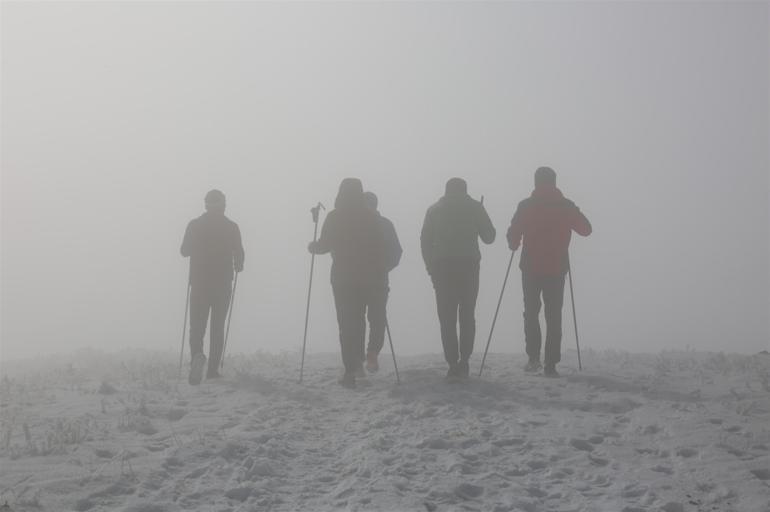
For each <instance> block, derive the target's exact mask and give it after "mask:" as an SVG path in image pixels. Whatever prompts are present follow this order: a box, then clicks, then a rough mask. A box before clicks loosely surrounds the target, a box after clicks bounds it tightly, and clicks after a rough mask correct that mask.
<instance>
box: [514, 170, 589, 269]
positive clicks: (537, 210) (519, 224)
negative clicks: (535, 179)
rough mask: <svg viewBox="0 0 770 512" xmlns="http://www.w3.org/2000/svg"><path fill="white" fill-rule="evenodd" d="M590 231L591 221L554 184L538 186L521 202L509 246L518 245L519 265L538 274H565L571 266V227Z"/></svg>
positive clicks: (579, 230) (515, 246) (587, 232)
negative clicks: (521, 244)
mask: <svg viewBox="0 0 770 512" xmlns="http://www.w3.org/2000/svg"><path fill="white" fill-rule="evenodd" d="M573 230H574V231H575V232H577V233H578V234H579V235H583V236H588V235H590V234H591V223H590V222H588V219H586V217H585V215H583V214H582V213H581V212H580V210H579V209H578V207H577V206H575V203H573V202H572V201H570V200H569V199H566V198H565V197H564V196H563V195H562V193H561V191H560V190H559V189H558V188H556V187H555V186H553V185H539V186H537V187H535V190H534V191H533V192H532V196H530V197H528V198H527V199H525V200H523V201H522V202H520V203H519V207H518V208H517V209H516V213H515V214H514V216H513V219H512V220H511V227H509V228H508V247H510V248H511V250H512V251H515V250H516V249H518V248H519V245H520V243H521V239H522V237H524V247H523V249H522V251H521V260H520V262H519V268H521V270H522V271H523V272H526V273H528V274H533V275H537V276H553V275H563V274H565V273H566V272H567V270H568V268H569V260H568V255H567V249H568V248H569V242H570V238H571V237H572V231H573Z"/></svg>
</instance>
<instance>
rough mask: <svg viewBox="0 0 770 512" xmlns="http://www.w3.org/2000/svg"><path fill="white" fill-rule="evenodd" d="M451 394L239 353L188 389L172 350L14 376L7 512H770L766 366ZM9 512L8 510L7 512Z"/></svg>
mask: <svg viewBox="0 0 770 512" xmlns="http://www.w3.org/2000/svg"><path fill="white" fill-rule="evenodd" d="M564 359H565V364H563V365H561V366H560V368H559V369H560V371H561V373H562V377H561V378H560V379H547V378H544V377H542V376H538V375H528V374H525V373H523V372H522V371H521V368H522V366H523V364H524V359H523V356H513V355H502V354H492V355H491V356H490V358H489V359H488V365H487V368H486V369H485V372H484V375H483V377H482V378H478V377H477V376H476V374H477V372H478V364H479V358H478V357H476V358H475V359H474V361H473V365H472V367H471V370H472V373H474V375H473V377H472V378H471V379H470V380H469V381H468V382H465V383H461V384H450V383H447V382H445V381H444V373H445V365H444V362H443V359H442V357H441V356H440V355H438V354H431V355H424V356H419V357H409V358H401V359H399V370H400V371H401V380H402V382H401V384H400V385H396V384H395V374H394V372H393V367H392V363H391V362H390V355H389V354H387V353H383V354H382V356H381V363H382V369H381V371H380V373H378V374H376V375H374V376H372V377H370V378H368V379H367V382H366V385H364V386H361V387H360V388H359V389H357V390H353V391H351V390H347V389H344V388H342V387H340V386H339V385H337V384H336V380H337V378H338V376H339V374H340V363H339V356H338V355H337V354H324V355H316V354H311V355H309V356H308V359H307V361H306V364H307V366H306V372H305V379H304V382H303V383H302V384H299V383H297V377H298V358H297V356H296V355H295V354H285V355H270V354H254V355H238V356H237V357H229V358H228V360H227V361H226V364H225V374H226V376H225V378H224V379H222V380H219V381H216V382H205V381H204V383H203V384H202V385H201V386H199V387H195V388H194V387H191V386H189V385H187V383H186V380H185V378H184V377H183V379H182V380H181V381H179V380H177V360H176V357H175V356H174V354H167V353H159V354H149V353H139V352H132V353H124V354H119V355H118V354H101V353H98V352H80V353H77V354H72V355H70V356H66V357H61V356H60V357H57V358H49V359H39V360H34V361H24V362H16V363H14V364H13V365H9V364H7V363H6V364H5V365H4V367H3V368H2V380H1V382H0V387H1V389H0V390H1V396H0V401H1V403H0V413H1V414H2V429H1V430H0V491H1V492H2V496H1V497H0V505H2V504H3V503H4V502H7V504H8V506H9V507H10V509H11V510H14V511H20V510H21V511H23V510H34V511H37V510H44V511H71V510H77V511H124V512H128V511H131V512H160V511H188V510H200V511H222V512H224V511H258V510H259V511H261V510H312V511H323V510H360V511H366V510H387V511H395V510H404V511H412V510H414V511H434V510H435V511H451V510H457V511H460V510H478V511H508V510H515V511H526V512H534V511H544V512H545V511H586V512H595V511H599V512H601V511H607V512H642V511H665V512H677V511H733V510H735V511H746V512H767V511H770V355H766V354H759V355H755V356H739V355H723V354H706V353H695V352H670V353H669V352H666V353H661V354H658V355H640V354H628V353H619V352H610V351H603V352H596V351H585V352H584V354H583V362H584V366H585V368H584V371H583V372H577V370H576V368H574V366H576V364H575V363H574V361H575V354H574V352H573V353H567V354H565V358H564ZM2 510H5V509H3V508H2V507H0V511H2Z"/></svg>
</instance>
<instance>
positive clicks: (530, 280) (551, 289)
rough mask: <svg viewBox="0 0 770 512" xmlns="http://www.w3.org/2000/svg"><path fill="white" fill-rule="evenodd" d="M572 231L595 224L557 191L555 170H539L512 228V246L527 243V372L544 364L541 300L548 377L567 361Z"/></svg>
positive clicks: (523, 255)
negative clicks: (564, 324)
mask: <svg viewBox="0 0 770 512" xmlns="http://www.w3.org/2000/svg"><path fill="white" fill-rule="evenodd" d="M572 231H575V232H576V233H578V234H579V235H582V236H588V235H590V234H591V223H590V222H588V219H587V218H586V217H585V215H583V214H582V213H581V212H580V210H579V209H578V207H577V206H575V203H573V202H572V201H570V200H569V199H566V198H565V197H564V195H562V193H561V191H560V190H559V189H558V188H556V173H555V172H554V170H553V169H551V168H550V167H540V168H538V169H537V171H535V190H534V191H533V192H532V195H531V196H530V197H529V198H527V199H524V200H523V201H521V202H520V203H519V206H518V208H517V209H516V213H515V214H514V216H513V219H512V220H511V226H510V227H509V228H508V247H510V249H511V250H512V251H515V250H516V249H518V248H519V245H522V238H523V240H524V242H523V248H522V250H521V259H520V261H519V268H520V269H521V279H522V288H523V291H524V338H525V342H526V347H527V356H529V362H528V363H527V366H526V367H525V370H526V371H529V372H536V371H539V370H540V368H542V366H541V363H540V348H541V334H540V320H539V315H540V305H541V303H540V297H541V295H542V298H543V303H544V305H545V323H546V328H547V331H546V337H545V355H544V361H543V363H544V364H545V369H544V374H545V375H546V376H549V377H557V376H558V372H557V371H556V364H557V363H558V362H559V361H560V360H561V317H562V313H561V310H562V304H563V302H564V276H565V275H566V274H567V271H568V270H569V254H568V249H569V243H570V239H571V237H572Z"/></svg>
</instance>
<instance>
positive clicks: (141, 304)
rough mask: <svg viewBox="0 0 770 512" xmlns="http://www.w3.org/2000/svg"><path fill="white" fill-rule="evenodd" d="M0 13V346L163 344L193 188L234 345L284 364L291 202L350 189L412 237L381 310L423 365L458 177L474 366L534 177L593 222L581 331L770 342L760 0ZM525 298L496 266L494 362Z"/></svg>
mask: <svg viewBox="0 0 770 512" xmlns="http://www.w3.org/2000/svg"><path fill="white" fill-rule="evenodd" d="M1 14H2V22H1V23H2V27H1V28H2V69H1V71H2V84H1V85H2V112H1V116H0V117H1V121H2V182H1V185H2V275H1V278H2V317H1V319H0V320H1V321H2V330H1V334H2V345H1V347H2V353H1V354H0V357H2V358H4V359H7V358H15V357H24V356H31V355H35V354H39V353H51V352H57V351H68V350H71V349H74V348H77V347H82V346H91V347H94V348H103V349H108V350H116V349H120V348H131V347H137V348H157V349H162V350H179V343H180V337H181V329H182V319H183V313H184V300H185V295H184V294H185V290H186V284H187V265H188V263H187V260H185V259H183V258H182V257H181V256H180V255H179V245H180V243H181V240H182V235H183V232H184V229H185V226H186V224H187V222H188V221H189V220H190V219H192V218H193V217H195V216H198V215H199V214H200V213H201V212H202V211H203V196H204V194H205V193H206V191H208V190H209V189H211V188H219V189H221V190H223V191H224V192H225V194H226V195H227V200H228V211H227V215H228V216H229V217H230V218H231V219H233V220H234V221H236V222H237V223H238V224H239V225H240V228H241V232H242V234H243V240H244V246H245V250H246V266H245V267H246V268H245V271H244V273H243V274H242V275H241V278H240V280H239V283H238V291H237V296H236V298H235V307H234V313H233V320H232V329H231V333H230V341H229V345H228V348H229V349H232V350H234V351H249V352H250V351H254V350H268V351H281V350H286V351H290V352H293V353H297V352H298V351H299V349H300V347H301V344H302V331H303V322H304V312H305V294H306V293H307V281H308V272H309V264H310V256H309V254H308V253H307V250H306V246H307V243H308V242H309V241H310V240H311V239H312V233H313V225H312V222H311V217H310V213H309V208H310V207H311V206H313V205H314V204H315V203H316V202H318V201H321V202H323V203H324V204H326V205H327V206H331V205H333V203H334V197H335V194H336V191H337V187H338V185H339V182H340V180H341V179H342V178H344V177H347V176H356V177H360V178H361V179H362V180H363V182H364V187H365V188H366V189H368V190H372V191H374V192H376V193H377V194H378V195H379V197H380V206H381V213H383V214H384V215H385V216H387V217H389V218H390V219H391V220H392V221H393V222H394V224H395V227H396V229H397V231H398V234H399V236H400V239H401V243H402V245H403V247H404V256H403V259H402V264H401V266H400V267H398V268H397V269H396V270H394V271H393V272H392V273H391V299H390V304H389V318H390V324H391V328H392V332H393V336H394V342H395V343H396V350H397V353H398V352H400V353H403V354H409V353H423V352H435V353H436V354H437V358H438V359H441V357H442V356H440V355H439V354H441V344H440V340H439V328H438V320H437V316H436V312H435V299H434V295H433V290H432V287H431V284H430V281H429V279H428V277H427V275H426V274H425V270H424V265H423V263H422V260H421V257H420V253H419V232H420V228H421V224H422V221H423V218H424V214H425V210H426V209H427V207H428V206H429V205H430V204H432V203H433V202H435V201H436V200H437V199H438V198H439V197H440V196H441V195H442V193H443V189H444V183H445V181H446V180H447V179H448V178H450V177H452V176H461V177H464V178H465V179H466V180H467V181H468V188H469V193H470V194H471V195H472V196H474V197H477V198H478V197H480V196H482V195H483V196H484V198H485V199H484V204H485V205H486V207H487V209H488V211H489V213H490V216H491V218H492V220H493V222H494V224H495V227H496V228H497V231H498V239H497V240H496V241H495V243H494V244H492V245H491V246H483V247H482V270H481V290H480V294H479V303H478V307H477V325H478V331H477V337H476V357H480V355H481V352H483V348H484V344H485V343H486V337H487V334H488V330H489V325H490V323H491V320H492V315H493V313H494V308H495V304H496V301H497V297H498V294H499V293H500V286H501V283H502V279H503V276H504V273H505V268H506V265H507V263H508V258H509V256H510V251H509V250H508V248H507V244H506V243H505V240H504V234H505V231H506V229H507V226H508V224H509V222H510V218H511V216H512V215H513V212H514V210H515V208H516V204H517V203H518V202H519V201H520V200H521V199H523V198H525V197H527V196H528V195H529V194H530V192H531V189H532V184H533V178H532V176H533V173H534V170H535V169H536V168H537V167H538V166H540V165H549V166H551V167H553V168H554V169H555V170H556V172H557V174H558V178H557V179H558V182H557V183H558V185H559V187H560V188H561V189H562V191H563V192H564V193H565V195H566V196H567V197H569V198H571V199H572V200H573V201H575V203H577V205H578V206H579V207H580V208H581V209H582V211H583V212H584V213H585V214H586V215H587V216H588V218H589V219H590V220H591V222H592V223H593V226H594V233H593V235H591V237H589V238H581V237H574V238H573V243H572V248H571V257H572V263H573V269H574V284H575V295H576V302H577V304H576V306H577V315H578V322H579V329H580V335H581V344H582V345H584V346H591V347H595V348H615V349H620V350H630V351H659V350H662V349H685V348H692V349H698V350H726V351H739V352H749V353H750V352H756V351H759V350H762V349H768V348H770V347H769V343H770V324H769V320H768V319H769V318H770V298H769V293H770V292H769V290H770V247H769V241H770V211H769V209H768V204H769V203H770V200H769V194H770V182H769V180H770V178H769V175H770V50H768V49H769V48H770V9H769V8H768V3H767V2H754V3H748V2H747V3H739V2H721V3H720V2H708V3H696V2H676V3H664V2H638V3H633V2H622V3H612V2H597V3H582V2H569V3H555V2H554V3H551V2H548V3H542V2H538V3H535V2H532V3H506V2H494V3H477V2H473V3H471V2H468V3H461V2H451V3H450V2H442V3H439V2H430V3H428V2H425V3H407V2H399V3H388V4H386V3H365V4H363V3H280V4H279V3H256V2H240V3H218V2H217V3H215V2H195V3H185V2H157V3H154V2H138V3H118V2H107V3H95V2H88V3H66V2H62V3H43V2H41V3H12V2H3V4H2V13H1ZM322 221H323V219H322ZM316 262H317V265H316V274H315V281H314V290H313V303H312V306H311V319H310V336H309V340H308V346H309V350H310V351H311V352H319V351H336V350H338V347H339V342H338V337H337V330H336V329H337V327H336V317H335V315H334V306H333V302H332V295H331V289H330V285H329V266H330V261H329V257H328V256H323V257H319V258H318V259H317V260H316ZM516 262H518V255H517V256H516ZM567 297H568V292H567ZM569 308H570V306H569V300H568V299H567V300H566V301H565V310H564V315H565V317H564V318H565V322H564V324H565V331H564V335H565V339H564V346H565V347H567V348H570V347H573V346H574V334H573V328H572V322H571V311H570V309H569ZM521 312H522V299H521V279H520V273H519V271H518V268H516V267H514V269H513V270H512V272H511V278H510V280H509V282H508V287H507V289H506V293H505V297H504V300H503V306H502V309H501V316H500V318H499V320H498V325H497V328H496V333H495V338H494V341H493V345H492V350H493V351H513V352H523V349H524V342H523V326H522V316H521ZM206 346H208V341H206ZM185 350H187V349H185Z"/></svg>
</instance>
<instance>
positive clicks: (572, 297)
mask: <svg viewBox="0 0 770 512" xmlns="http://www.w3.org/2000/svg"><path fill="white" fill-rule="evenodd" d="M514 254H516V253H515V252H513V251H511V259H510V260H508V268H507V269H506V270H505V279H503V286H502V288H501V289H500V298H498V299H497V308H495V316H494V317H493V318H492V327H490V329H489V337H488V338H487V346H486V348H485V349H484V357H483V358H481V368H479V377H481V372H483V371H484V362H485V361H486V360H487V352H489V344H490V343H492V333H493V332H494V330H495V323H497V314H498V313H499V312H500V304H502V302H503V294H504V293H505V284H506V283H507V282H508V275H509V274H510V273H511V264H512V263H513V256H514ZM567 275H568V276H569V295H570V301H571V302H572V320H573V321H574V323H575V344H576V345H577V356H578V370H579V371H583V363H582V361H581V360H580V338H579V337H578V328H577V314H576V313H575V293H574V291H573V287H572V264H571V263H570V262H569V257H567Z"/></svg>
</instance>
